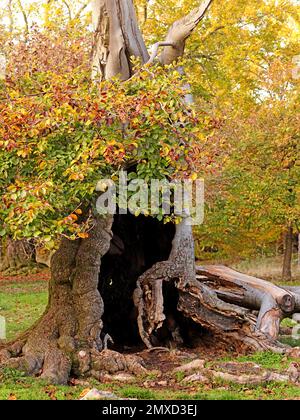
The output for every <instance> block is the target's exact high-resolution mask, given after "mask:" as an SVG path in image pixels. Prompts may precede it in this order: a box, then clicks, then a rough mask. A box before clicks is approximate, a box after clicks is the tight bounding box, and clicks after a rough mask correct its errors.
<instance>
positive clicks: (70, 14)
mask: <svg viewBox="0 0 300 420" xmlns="http://www.w3.org/2000/svg"><path fill="white" fill-rule="evenodd" d="M62 2H63V4H64V5H65V6H66V9H67V11H68V15H69V20H70V21H71V20H72V11H71V7H70V5H69V3H68V2H67V1H66V0H62Z"/></svg>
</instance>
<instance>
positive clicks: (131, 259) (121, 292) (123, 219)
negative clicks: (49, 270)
mask: <svg viewBox="0 0 300 420" xmlns="http://www.w3.org/2000/svg"><path fill="white" fill-rule="evenodd" d="M112 232H113V237H112V240H111V245H110V249H109V251H108V253H107V254H106V255H105V256H104V257H103V258H102V261H101V271H100V275H99V291H100V293H101V296H102V298H103V301H104V306H105V311H104V315H103V322H104V334H109V335H110V336H111V337H112V339H113V341H114V344H115V346H113V348H116V349H118V350H123V349H124V346H127V347H128V346H137V345H140V344H141V343H142V341H141V339H140V336H139V334H138V328H137V322H136V318H137V312H136V309H135V307H134V303H133V298H132V295H133V292H134V289H135V287H136V282H137V279H138V277H139V276H140V275H141V274H142V273H144V272H145V271H146V270H148V269H149V268H150V267H152V266H153V265H154V264H155V263H157V262H159V261H164V260H166V259H167V258H168V257H169V255H170V252H171V245H172V240H173V237H174V232H175V228H174V225H173V224H171V223H168V224H164V223H161V222H159V221H158V220H156V219H153V218H151V217H145V216H142V215H140V216H138V217H135V216H133V215H132V214H126V215H115V217H114V222H113V226H112Z"/></svg>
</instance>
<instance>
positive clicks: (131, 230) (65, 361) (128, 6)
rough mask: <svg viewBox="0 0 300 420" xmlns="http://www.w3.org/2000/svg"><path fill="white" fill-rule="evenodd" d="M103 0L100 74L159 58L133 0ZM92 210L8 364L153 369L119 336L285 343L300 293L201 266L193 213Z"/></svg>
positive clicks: (187, 23)
mask: <svg viewBox="0 0 300 420" xmlns="http://www.w3.org/2000/svg"><path fill="white" fill-rule="evenodd" d="M210 3H211V1H208V0H206V1H204V2H202V3H201V4H200V6H199V8H197V9H195V10H194V11H193V12H191V13H190V14H189V15H188V16H187V17H185V18H183V19H182V20H180V21H178V22H176V23H175V24H174V25H173V26H172V27H171V29H170V31H169V33H168V35H167V39H166V41H165V42H163V43H162V44H161V45H157V50H158V48H159V47H160V46H163V47H164V50H163V53H162V56H161V62H162V64H169V63H170V62H172V61H173V60H176V59H177V58H178V57H180V56H181V55H182V54H183V52H184V46H185V41H186V39H187V38H188V37H189V35H190V34H191V33H192V31H193V29H194V28H195V27H196V26H197V24H198V23H199V22H200V21H201V19H202V18H203V16H204V15H205V13H206V11H207V9H208V7H209V5H210ZM94 6H95V7H94V23H95V45H94V49H93V74H94V77H95V80H96V79H97V77H98V78H100V79H103V78H109V77H112V76H117V75H119V76H120V77H121V78H122V79H124V80H125V79H128V78H129V77H130V76H131V75H132V64H131V62H130V57H131V56H132V55H134V56H137V57H139V58H140V59H141V61H142V62H143V63H145V62H148V61H149V55H148V53H147V50H146V47H145V44H144V41H143V38H142V35H141V33H140V31H139V29H138V25H137V20H136V16H135V11H134V8H133V3H132V0H96V1H95V3H94ZM153 59H154V57H152V58H151V60H153ZM92 217H93V221H94V226H93V228H92V229H91V231H90V235H89V238H87V239H80V240H77V241H68V240H67V239H63V240H62V242H61V245H60V248H59V250H58V251H57V252H56V254H55V255H54V256H53V257H52V264H51V272H52V276H51V281H50V286H49V303H48V307H47V309H46V311H45V314H44V315H43V317H42V318H41V319H40V320H39V321H38V322H37V323H36V325H34V326H33V327H32V329H30V330H29V331H27V332H26V333H24V335H23V336H22V337H20V338H19V339H18V340H16V341H15V342H13V343H9V344H4V345H3V346H2V351H1V353H0V358H1V362H2V364H4V365H6V366H10V367H16V368H21V369H23V370H24V371H25V372H26V373H28V374H31V375H40V376H42V377H43V378H46V379H48V380H51V381H52V382H56V383H66V382H67V380H68V378H69V375H70V374H71V373H73V374H76V375H93V376H95V377H98V376H99V372H101V371H105V370H106V371H109V372H116V371H119V370H126V369H127V370H129V371H131V372H133V373H138V372H142V371H144V369H143V367H142V366H141V364H140V363H139V360H136V359H135V358H134V357H133V356H131V355H126V354H120V353H117V352H116V351H111V350H107V348H106V347H107V344H108V342H109V341H112V339H113V340H114V342H115V346H116V347H115V349H118V350H119V349H124V348H125V346H126V345H128V344H129V345H139V344H143V343H144V344H145V345H146V346H147V347H151V346H153V345H165V344H167V343H168V342H170V341H172V342H174V343H175V344H177V345H181V344H184V343H185V342H189V344H191V343H192V342H193V340H194V339H195V336H196V337H197V335H198V334H204V333H205V332H206V331H208V332H210V333H211V334H213V335H214V338H215V339H216V340H218V341H220V342H224V343H226V345H229V346H231V347H235V348H247V349H249V348H250V349H265V348H268V349H274V350H276V351H284V350H285V349H284V348H283V346H281V345H280V344H279V343H278V342H277V341H276V338H277V335H278V330H279V324H280V320H281V319H282V318H284V317H285V316H290V315H291V314H292V313H293V312H295V311H298V310H300V298H299V295H298V294H297V291H287V290H283V289H281V288H279V287H276V286H273V285H271V284H270V283H268V282H265V281H263V280H260V279H255V278H253V277H249V276H245V275H242V274H239V273H236V272H234V271H232V270H230V269H227V268H224V267H196V266H195V255H194V240H193V233H192V227H191V226H190V225H189V224H188V222H187V220H188V219H187V214H185V215H184V217H183V222H182V223H181V224H179V225H176V226H175V225H170V224H169V225H164V224H163V223H160V222H158V221H157V220H154V219H151V218H146V217H143V216H139V217H134V216H131V215H115V216H114V217H112V216H107V217H100V216H97V215H95V214H94V215H92Z"/></svg>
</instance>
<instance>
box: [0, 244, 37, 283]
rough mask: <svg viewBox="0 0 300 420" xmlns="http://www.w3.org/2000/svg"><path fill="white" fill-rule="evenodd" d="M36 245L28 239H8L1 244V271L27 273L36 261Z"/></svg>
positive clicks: (4, 272) (5, 272)
mask: <svg viewBox="0 0 300 420" xmlns="http://www.w3.org/2000/svg"><path fill="white" fill-rule="evenodd" d="M33 257H34V246H33V245H32V244H30V243H29V242H28V241H27V240H25V239H24V240H21V241H13V240H12V239H7V240H6V241H4V242H2V244H1V260H0V271H1V272H2V273H3V274H7V275H15V274H21V273H23V272H24V273H26V272H28V270H29V269H30V267H31V265H32V263H33V262H34V258H33Z"/></svg>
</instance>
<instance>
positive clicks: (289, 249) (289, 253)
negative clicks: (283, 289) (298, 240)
mask: <svg viewBox="0 0 300 420" xmlns="http://www.w3.org/2000/svg"><path fill="white" fill-rule="evenodd" d="M292 260H293V226H292V225H290V226H288V228H287V230H286V232H285V235H284V256H283V268H282V280H284V281H291V280H292Z"/></svg>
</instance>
